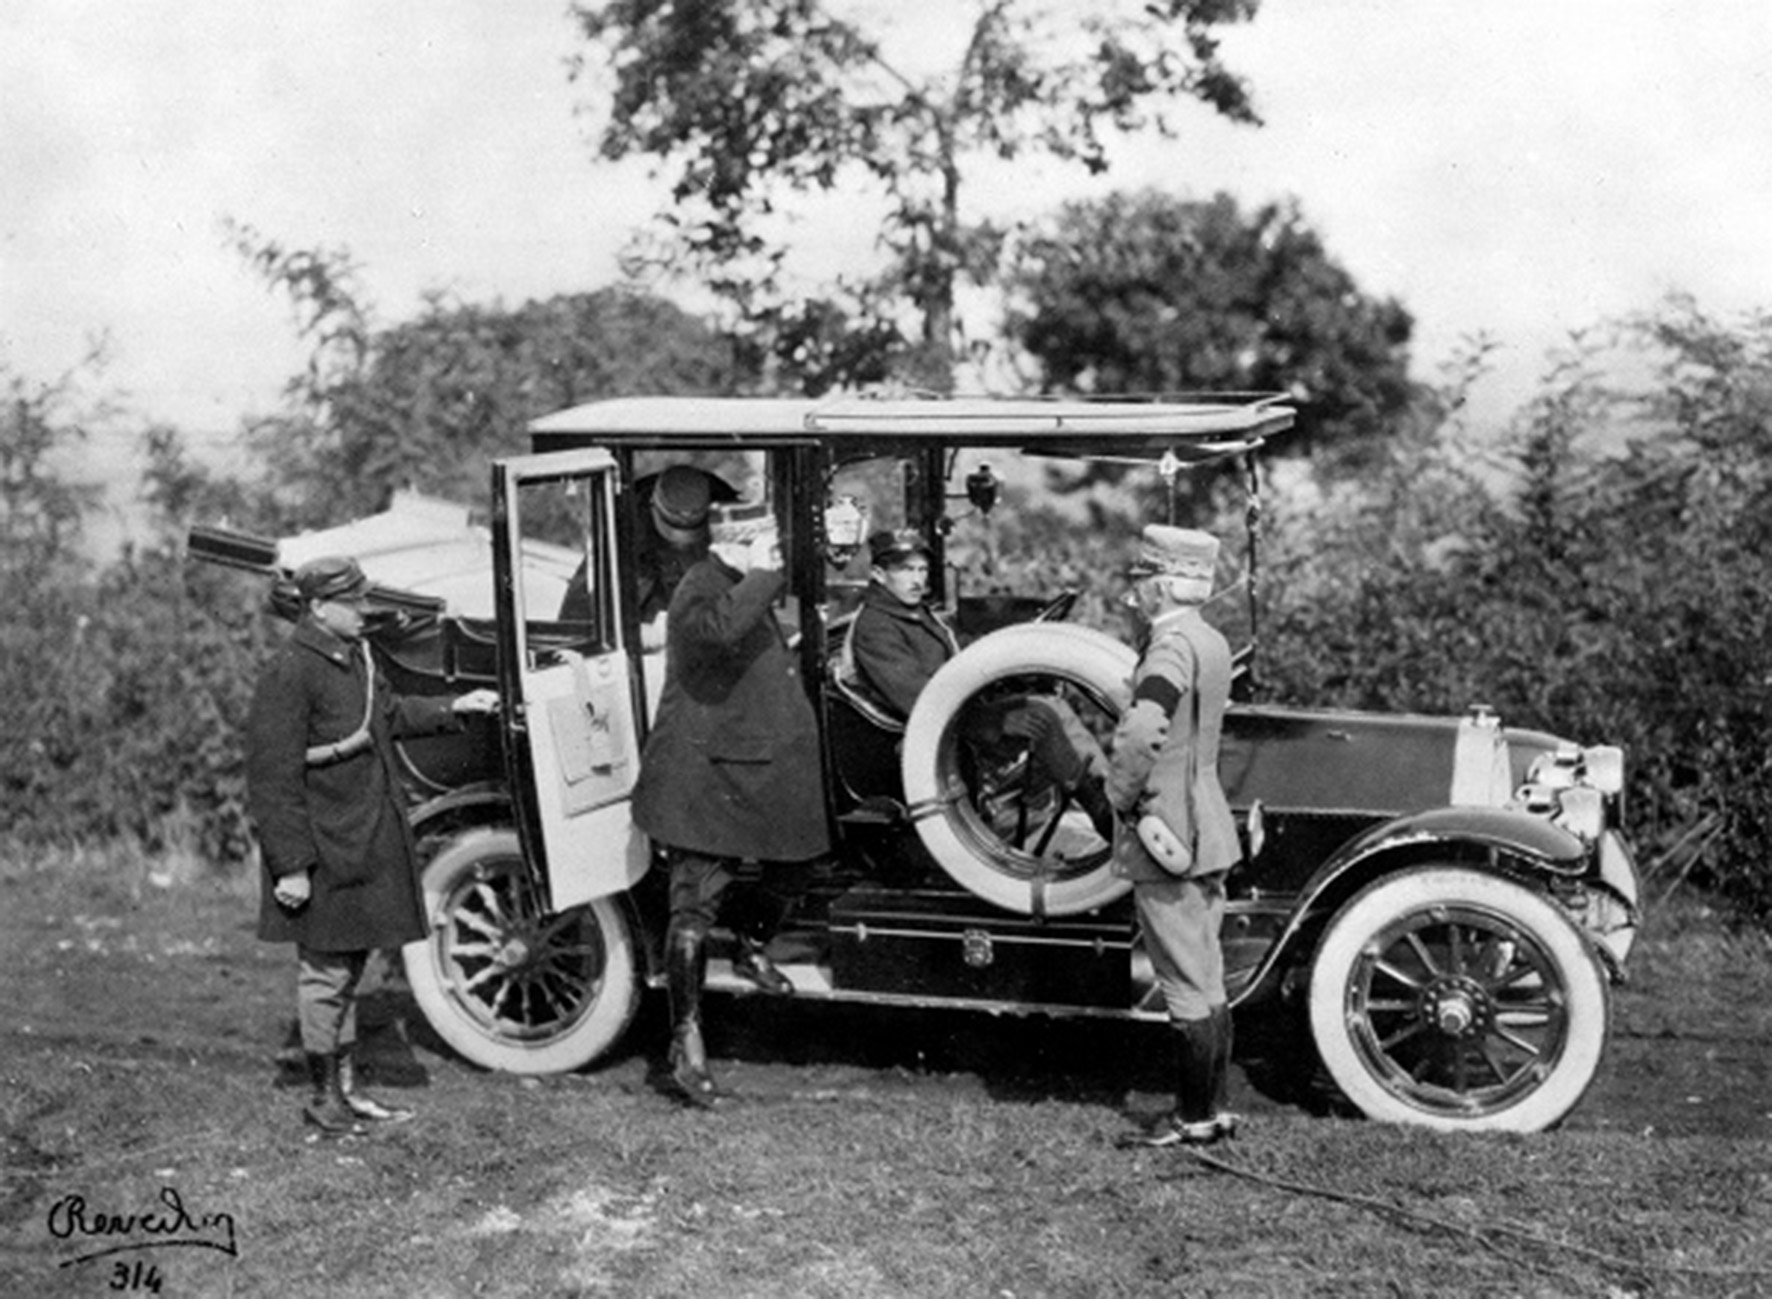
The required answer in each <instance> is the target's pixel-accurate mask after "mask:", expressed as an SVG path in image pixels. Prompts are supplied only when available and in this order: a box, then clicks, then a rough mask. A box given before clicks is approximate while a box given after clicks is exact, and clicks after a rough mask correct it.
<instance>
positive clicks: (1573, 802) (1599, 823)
mask: <svg viewBox="0 0 1772 1299" xmlns="http://www.w3.org/2000/svg"><path fill="white" fill-rule="evenodd" d="M1551 822H1552V824H1554V825H1560V826H1562V827H1563V829H1565V830H1567V831H1568V832H1569V833H1570V834H1572V835H1575V836H1576V837H1577V838H1579V839H1580V840H1581V841H1582V842H1583V843H1593V842H1594V841H1595V840H1597V839H1598V838H1599V837H1600V832H1601V831H1602V830H1604V829H1605V828H1606V796H1605V795H1604V794H1602V793H1601V792H1600V791H1599V790H1597V789H1593V788H1590V787H1588V786H1586V785H1577V786H1576V787H1575V788H1573V789H1565V790H1563V791H1562V797H1561V798H1560V799H1559V800H1558V806H1557V811H1556V815H1554V816H1553V817H1551Z"/></svg>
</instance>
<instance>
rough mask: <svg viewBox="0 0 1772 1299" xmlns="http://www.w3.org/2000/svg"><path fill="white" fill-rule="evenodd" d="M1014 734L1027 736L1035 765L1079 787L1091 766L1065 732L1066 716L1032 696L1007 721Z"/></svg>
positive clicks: (1051, 776) (1057, 779) (1064, 783)
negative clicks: (1064, 717) (1063, 716)
mask: <svg viewBox="0 0 1772 1299" xmlns="http://www.w3.org/2000/svg"><path fill="white" fill-rule="evenodd" d="M1003 729H1004V731H1006V732H1007V733H1008V734H1010V735H1019V736H1024V737H1025V738H1026V739H1027V742H1028V754H1029V756H1030V757H1031V758H1032V760H1033V762H1034V764H1035V766H1036V767H1037V768H1038V769H1039V770H1040V771H1041V772H1042V773H1044V774H1045V775H1046V776H1047V777H1048V778H1049V779H1051V780H1052V781H1054V782H1055V783H1056V784H1058V785H1060V786H1062V787H1063V788H1065V789H1067V790H1068V789H1074V788H1076V785H1077V782H1078V781H1079V780H1081V779H1082V778H1083V775H1084V773H1085V772H1086V771H1087V770H1088V765H1087V764H1086V763H1085V762H1084V761H1083V759H1082V757H1080V756H1079V755H1078V753H1077V750H1076V749H1075V747H1073V746H1072V744H1071V741H1070V736H1069V735H1067V734H1066V733H1065V726H1064V719H1063V718H1061V717H1060V716H1059V715H1058V711H1057V710H1056V709H1055V708H1053V707H1052V705H1051V704H1048V703H1045V702H1043V701H1042V700H1038V699H1030V700H1028V702H1027V705H1026V707H1024V708H1023V709H1022V710H1021V711H1020V712H1018V713H1016V714H1014V715H1013V716H1011V717H1010V718H1009V719H1008V720H1007V721H1005V722H1004V723H1003Z"/></svg>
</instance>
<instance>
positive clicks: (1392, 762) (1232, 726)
mask: <svg viewBox="0 0 1772 1299" xmlns="http://www.w3.org/2000/svg"><path fill="white" fill-rule="evenodd" d="M1457 739H1458V720H1457V719H1456V718H1441V717H1378V716H1373V715H1369V714H1360V713H1316V712H1299V711H1292V710H1287V709H1275V708H1251V707H1240V706H1233V707H1232V709H1231V711H1230V713H1229V714H1228V715H1227V716H1226V718H1225V730H1224V741H1223V745H1222V747H1221V748H1220V750H1219V763H1218V772H1219V777H1220V778H1221V779H1222V780H1223V781H1224V787H1225V792H1226V794H1227V795H1228V796H1229V797H1230V801H1231V805H1232V806H1233V807H1238V808H1246V807H1248V806H1249V805H1250V804H1251V803H1254V802H1256V801H1258V800H1259V801H1260V802H1261V803H1262V805H1263V806H1264V807H1266V808H1268V809H1272V810H1276V811H1279V810H1287V809H1313V808H1314V809H1321V810H1334V811H1342V812H1366V813H1371V814H1373V815H1383V816H1398V815H1401V814H1403V813H1405V812H1414V811H1420V810H1423V809H1426V808H1430V807H1444V806H1445V804H1446V800H1447V798H1448V797H1449V796H1450V793H1451V789H1452V757H1453V752H1454V750H1455V749H1456V747H1457Z"/></svg>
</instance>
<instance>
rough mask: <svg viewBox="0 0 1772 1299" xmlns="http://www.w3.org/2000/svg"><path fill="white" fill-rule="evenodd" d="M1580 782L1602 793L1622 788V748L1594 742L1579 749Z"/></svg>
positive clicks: (1618, 791) (1616, 791)
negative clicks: (1587, 746) (1589, 746)
mask: <svg viewBox="0 0 1772 1299" xmlns="http://www.w3.org/2000/svg"><path fill="white" fill-rule="evenodd" d="M1581 783H1582V784H1584V785H1587V786H1589V787H1590V788H1593V789H1597V790H1599V791H1600V793H1602V794H1608V795H1610V794H1617V793H1621V792H1622V791H1623V790H1624V750H1623V749H1621V748H1619V747H1618V746H1617V745H1615V744H1596V745H1594V746H1593V747H1592V748H1587V749H1583V750H1582V751H1581Z"/></svg>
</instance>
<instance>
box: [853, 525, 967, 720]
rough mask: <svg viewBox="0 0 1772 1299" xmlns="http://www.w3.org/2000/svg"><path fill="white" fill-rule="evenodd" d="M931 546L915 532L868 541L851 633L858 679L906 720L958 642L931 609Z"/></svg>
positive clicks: (884, 706)
mask: <svg viewBox="0 0 1772 1299" xmlns="http://www.w3.org/2000/svg"><path fill="white" fill-rule="evenodd" d="M929 555H930V549H929V543H928V542H927V541H925V540H924V539H923V534H922V533H921V532H919V531H917V529H915V528H896V529H892V530H889V531H881V532H876V533H874V534H873V536H871V537H869V538H868V561H869V565H870V567H869V569H868V589H867V593H866V594H865V595H864V596H863V597H862V602H861V608H860V609H859V610H858V611H857V612H856V615H855V623H854V625H853V626H852V627H851V628H850V631H849V647H850V655H851V657H852V658H853V660H854V663H855V671H856V676H857V678H858V680H859V682H860V684H861V686H862V687H863V689H865V690H866V691H867V693H868V694H869V695H870V696H871V697H872V698H873V700H874V701H875V702H876V703H878V704H879V705H880V706H881V708H882V709H883V710H884V711H885V712H888V713H890V714H892V715H893V716H895V717H897V718H900V719H903V718H906V717H909V716H910V714H911V709H912V708H913V707H914V706H915V705H916V702H917V696H918V695H920V694H922V693H923V687H924V686H926V685H928V684H929V678H930V677H932V676H934V675H935V674H936V672H937V671H938V670H939V669H940V668H941V665H942V664H944V663H946V662H947V661H948V660H949V659H951V658H952V657H953V656H954V655H956V654H958V653H959V652H960V642H959V640H958V638H957V637H956V636H955V635H954V631H953V628H951V627H949V626H948V624H947V622H946V621H945V620H944V619H943V618H942V616H941V615H940V614H939V613H937V612H936V611H935V609H933V608H932V607H931V606H930V604H929Z"/></svg>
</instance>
